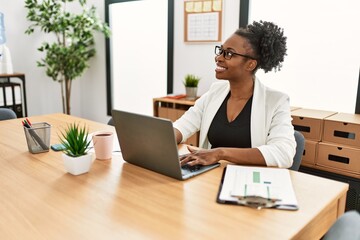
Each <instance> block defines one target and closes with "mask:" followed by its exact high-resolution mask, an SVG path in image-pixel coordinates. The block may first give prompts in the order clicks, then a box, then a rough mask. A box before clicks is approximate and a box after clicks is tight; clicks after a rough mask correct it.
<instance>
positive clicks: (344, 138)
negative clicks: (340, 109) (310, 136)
mask: <svg viewBox="0 0 360 240" xmlns="http://www.w3.org/2000/svg"><path fill="white" fill-rule="evenodd" d="M322 139H323V141H324V142H332V143H339V144H345V145H349V146H354V147H360V114H351V113H337V114H335V115H332V116H330V117H327V118H325V119H324V132H323V138H322Z"/></svg>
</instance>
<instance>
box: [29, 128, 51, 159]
mask: <svg viewBox="0 0 360 240" xmlns="http://www.w3.org/2000/svg"><path fill="white" fill-rule="evenodd" d="M50 130H51V125H50V124H48V123H46V122H39V123H33V124H32V125H31V127H30V128H28V127H25V126H24V131H25V137H26V142H27V145H28V148H29V152H31V153H41V152H48V151H49V147H50V132H51V131H50Z"/></svg>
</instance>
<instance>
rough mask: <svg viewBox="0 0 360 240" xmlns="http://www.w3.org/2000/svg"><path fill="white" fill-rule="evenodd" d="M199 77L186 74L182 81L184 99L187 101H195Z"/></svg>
mask: <svg viewBox="0 0 360 240" xmlns="http://www.w3.org/2000/svg"><path fill="white" fill-rule="evenodd" d="M200 79H201V78H200V77H198V76H195V75H193V74H187V75H186V76H185V80H184V86H185V89H186V98H187V99H189V100H194V99H196V95H197V88H198V85H199V81H200Z"/></svg>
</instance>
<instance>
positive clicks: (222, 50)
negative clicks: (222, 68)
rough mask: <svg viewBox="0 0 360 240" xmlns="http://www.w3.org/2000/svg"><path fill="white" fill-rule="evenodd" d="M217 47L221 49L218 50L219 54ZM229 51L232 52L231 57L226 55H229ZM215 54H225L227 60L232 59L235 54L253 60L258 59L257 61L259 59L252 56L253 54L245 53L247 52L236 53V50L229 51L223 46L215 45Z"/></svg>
mask: <svg viewBox="0 0 360 240" xmlns="http://www.w3.org/2000/svg"><path fill="white" fill-rule="evenodd" d="M217 49H219V50H218V51H219V54H217V52H216V51H217ZM228 53H230V54H231V55H230V58H227V57H226V56H228V55H227V54H228ZM215 55H216V56H220V55H223V57H224V58H225V59H227V60H230V59H231V58H232V56H233V55H238V56H241V57H244V58H250V59H252V60H256V61H257V59H256V58H254V57H251V56H249V55H245V54H240V53H234V52H231V51H228V50H226V49H224V48H223V47H222V46H215Z"/></svg>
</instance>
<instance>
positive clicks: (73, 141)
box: [59, 123, 91, 157]
mask: <svg viewBox="0 0 360 240" xmlns="http://www.w3.org/2000/svg"><path fill="white" fill-rule="evenodd" d="M88 136H89V131H88V129H87V128H86V127H85V126H83V127H81V126H79V124H78V123H72V124H69V125H68V126H67V128H66V129H65V130H64V131H62V132H61V134H60V136H59V138H60V142H61V144H62V145H64V148H65V149H64V150H63V152H64V153H65V154H66V155H68V156H71V157H80V156H82V155H86V154H87V152H88V150H89V149H88V147H89V145H90V143H91V139H89V138H88Z"/></svg>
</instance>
